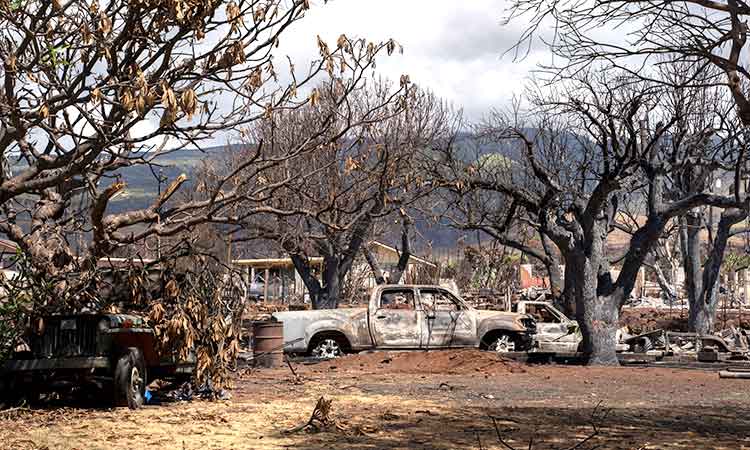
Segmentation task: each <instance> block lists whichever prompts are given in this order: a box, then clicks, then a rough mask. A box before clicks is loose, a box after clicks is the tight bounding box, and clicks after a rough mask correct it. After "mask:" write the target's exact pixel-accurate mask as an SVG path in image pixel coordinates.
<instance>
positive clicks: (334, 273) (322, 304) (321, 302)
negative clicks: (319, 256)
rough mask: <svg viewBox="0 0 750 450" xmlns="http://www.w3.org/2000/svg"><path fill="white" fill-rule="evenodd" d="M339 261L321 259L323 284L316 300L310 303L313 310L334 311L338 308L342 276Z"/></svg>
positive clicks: (332, 258)
mask: <svg viewBox="0 0 750 450" xmlns="http://www.w3.org/2000/svg"><path fill="white" fill-rule="evenodd" d="M340 272H341V267H340V265H339V260H338V258H336V257H335V256H326V257H324V258H323V284H322V285H321V286H320V292H319V293H318V296H317V298H316V299H315V301H314V302H312V307H313V309H336V308H338V307H339V300H340V296H341V286H342V284H343V283H342V279H343V276H342V275H341V273H340Z"/></svg>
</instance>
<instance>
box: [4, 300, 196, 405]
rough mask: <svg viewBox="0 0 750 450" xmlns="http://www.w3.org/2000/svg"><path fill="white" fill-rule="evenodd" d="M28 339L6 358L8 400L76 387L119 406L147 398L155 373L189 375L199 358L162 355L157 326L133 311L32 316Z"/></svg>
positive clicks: (5, 379)
mask: <svg viewBox="0 0 750 450" xmlns="http://www.w3.org/2000/svg"><path fill="white" fill-rule="evenodd" d="M31 323H32V324H33V325H32V326H30V327H29V329H28V331H27V333H26V335H25V336H24V337H23V341H24V343H23V344H22V345H21V346H20V347H19V348H17V349H16V351H15V352H14V353H13V355H12V356H11V358H10V359H8V360H6V361H4V362H2V363H0V396H2V400H3V403H5V404H9V403H13V402H17V401H19V400H20V399H21V398H22V397H23V398H26V399H27V400H30V401H33V400H36V399H37V398H38V397H39V395H40V394H41V393H43V392H50V391H57V390H61V391H62V390H65V389H69V388H71V387H84V388H91V389H98V390H100V391H101V392H104V393H105V397H106V398H109V399H110V400H111V402H112V403H113V404H114V405H116V406H127V407H130V408H132V409H136V408H139V407H140V406H142V405H143V404H144V396H145V392H146V386H147V385H148V383H149V380H153V379H155V378H170V377H175V378H183V377H184V378H188V377H189V376H190V374H191V373H192V370H193V366H194V358H189V360H187V361H180V360H178V359H177V358H176V357H174V356H166V357H165V356H164V355H159V354H158V352H157V350H156V348H157V346H156V341H155V336H154V331H153V329H151V328H150V327H149V326H148V325H147V323H146V321H145V320H144V319H143V318H142V317H140V316H136V315H130V314H75V315H57V316H47V317H40V318H37V319H35V320H32V321H31Z"/></svg>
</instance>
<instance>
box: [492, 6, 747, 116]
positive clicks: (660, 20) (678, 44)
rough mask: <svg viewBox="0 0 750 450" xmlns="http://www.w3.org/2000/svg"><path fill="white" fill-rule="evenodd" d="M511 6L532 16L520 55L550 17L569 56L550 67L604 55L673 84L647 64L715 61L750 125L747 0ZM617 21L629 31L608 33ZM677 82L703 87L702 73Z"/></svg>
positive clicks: (581, 64) (575, 66) (518, 16)
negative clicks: (694, 78)
mask: <svg viewBox="0 0 750 450" xmlns="http://www.w3.org/2000/svg"><path fill="white" fill-rule="evenodd" d="M509 10H510V14H509V16H508V18H507V19H508V21H521V20H523V21H525V22H526V23H528V24H529V25H528V27H527V28H526V29H525V31H524V33H523V34H522V35H521V37H520V39H519V41H518V42H517V44H516V45H515V46H514V48H513V50H514V51H515V55H516V57H523V56H524V55H525V54H526V52H527V51H528V49H530V46H531V45H532V43H533V41H534V40H535V39H537V38H540V39H543V37H542V36H540V35H541V34H542V33H541V30H542V29H543V27H541V25H542V23H547V21H551V22H553V23H554V24H555V27H554V30H555V38H554V39H547V40H545V43H550V44H551V49H552V51H553V52H554V53H555V54H557V55H560V56H562V59H561V60H562V61H565V62H564V63H562V65H559V66H557V67H551V68H550V69H551V70H552V71H553V72H555V73H574V72H576V71H577V70H579V69H582V68H585V67H587V66H589V65H590V64H592V63H595V62H598V63H602V62H606V64H608V65H610V66H612V67H615V68H620V69H622V70H625V71H627V72H629V73H631V74H633V75H635V76H638V77H640V78H642V79H648V80H649V81H652V82H657V83H663V82H665V81H667V83H666V84H667V85H670V82H669V80H664V79H660V78H659V77H658V76H655V75H654V73H652V72H649V71H647V70H644V68H647V67H648V66H650V65H654V64H655V65H659V64H665V61H664V60H663V58H664V56H665V55H668V56H669V57H670V58H672V62H679V63H681V64H682V65H683V67H690V68H691V70H690V72H691V73H699V72H700V71H702V70H703V69H704V68H706V67H709V66H713V67H715V68H717V69H718V70H720V71H721V72H722V73H723V75H724V76H723V80H722V82H721V84H723V85H724V86H726V87H727V88H728V91H729V92H730V93H731V95H732V98H733V101H734V103H735V105H736V107H737V113H738V116H739V118H740V120H741V123H742V125H743V126H747V125H750V99H749V98H748V89H747V88H748V83H750V72H748V70H747V59H746V56H745V54H746V53H747V48H746V47H747V33H748V28H747V19H748V17H750V6H749V5H747V4H746V3H745V2H744V1H741V0H739V1H738V0H726V1H724V0H719V1H705V0H685V1H670V0H638V1H631V0H594V1H591V2H579V1H575V0H565V1H549V0H533V1H515V2H513V3H512V5H511V7H510V9H509ZM614 29H622V30H628V32H627V33H626V34H625V35H622V34H613V33H609V34H608V33H606V31H609V30H614ZM602 31H604V32H602ZM558 61H560V60H558ZM667 64H669V63H667ZM672 86H674V85H672ZM679 86H695V87H698V86H701V80H693V79H683V80H682V84H681V85H679Z"/></svg>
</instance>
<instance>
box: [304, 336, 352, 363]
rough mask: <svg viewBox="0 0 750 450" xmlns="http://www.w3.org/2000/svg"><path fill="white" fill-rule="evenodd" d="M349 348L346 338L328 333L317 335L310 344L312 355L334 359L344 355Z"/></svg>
mask: <svg viewBox="0 0 750 450" xmlns="http://www.w3.org/2000/svg"><path fill="white" fill-rule="evenodd" d="M348 349H349V343H348V342H347V341H346V338H344V337H342V336H338V335H333V334H328V335H321V336H316V337H315V339H314V340H313V342H312V344H311V345H310V356H314V357H316V358H321V359H333V358H338V357H339V356H343V355H344V354H345V353H346V352H347V351H348Z"/></svg>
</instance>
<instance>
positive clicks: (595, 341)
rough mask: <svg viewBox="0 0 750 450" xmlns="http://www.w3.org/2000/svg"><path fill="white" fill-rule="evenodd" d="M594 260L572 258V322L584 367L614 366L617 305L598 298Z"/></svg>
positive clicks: (607, 297)
mask: <svg viewBox="0 0 750 450" xmlns="http://www.w3.org/2000/svg"><path fill="white" fill-rule="evenodd" d="M600 262H601V261H600V260H599V258H598V257H593V258H592V257H591V256H589V257H587V256H584V255H579V256H577V257H576V258H575V263H576V267H577V268H578V270H576V271H575V277H576V279H575V293H576V312H577V315H576V319H577V320H578V324H579V326H580V327H581V334H582V335H583V344H582V347H583V348H582V350H583V352H584V353H585V354H586V355H587V357H588V363H587V364H588V365H607V366H613V365H618V364H619V362H618V360H617V353H616V349H617V341H616V339H617V338H616V333H617V328H618V326H619V316H620V312H619V304H618V303H617V302H616V301H615V298H614V297H612V296H600V295H599V293H598V292H597V291H598V285H599V282H600V280H599V278H600V277H599V266H600Z"/></svg>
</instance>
